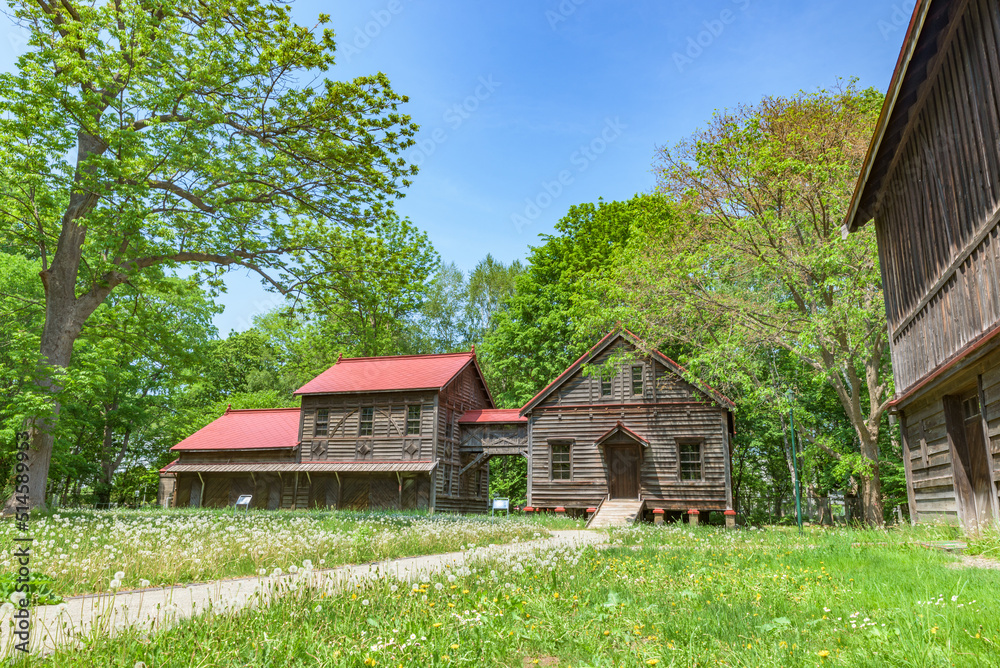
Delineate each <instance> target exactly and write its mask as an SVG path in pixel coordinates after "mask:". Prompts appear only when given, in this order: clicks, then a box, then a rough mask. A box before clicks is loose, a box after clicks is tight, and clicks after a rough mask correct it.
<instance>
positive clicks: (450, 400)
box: [434, 365, 493, 513]
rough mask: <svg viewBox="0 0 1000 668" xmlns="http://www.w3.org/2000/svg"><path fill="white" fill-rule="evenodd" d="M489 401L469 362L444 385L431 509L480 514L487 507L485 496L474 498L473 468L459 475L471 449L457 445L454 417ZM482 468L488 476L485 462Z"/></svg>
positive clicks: (458, 443)
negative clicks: (448, 477)
mask: <svg viewBox="0 0 1000 668" xmlns="http://www.w3.org/2000/svg"><path fill="white" fill-rule="evenodd" d="M492 405H493V404H492V401H491V400H490V398H489V395H488V394H487V393H486V388H485V387H484V385H483V381H482V379H481V378H480V376H479V373H478V372H477V371H476V369H475V367H474V366H472V365H469V366H467V367H466V368H465V370H464V371H462V373H460V374H459V375H458V376H457V377H456V378H455V379H453V380H452V382H451V383H450V384H449V385H448V386H447V387H445V388H444V389H443V390H442V391H441V394H440V399H439V401H438V443H437V447H436V450H435V453H436V456H437V457H438V467H437V471H436V475H435V476H434V480H435V483H436V486H437V489H436V492H435V510H438V511H445V512H462V513H482V512H486V511H487V510H488V503H489V502H488V499H487V497H488V496H489V495H488V494H486V495H485V496H483V497H480V498H476V497H475V495H474V493H475V476H476V473H475V471H472V470H470V471H469V472H468V473H466V475H464V476H459V475H458V472H459V471H460V470H461V468H462V466H463V464H465V463H468V461H469V459H470V458H471V456H472V454H471V453H472V450H471V449H468V448H466V449H464V450H463V448H462V445H461V430H460V428H459V425H458V418H459V417H460V416H461V415H462V413H465V412H466V411H470V410H474V409H477V408H491V407H492ZM483 469H484V470H485V471H486V472H487V473H486V475H487V476H488V475H489V473H488V472H489V465H485V466H484V467H483ZM448 471H450V472H451V477H452V482H451V485H450V490H449V491H450V494H447V495H446V494H445V493H444V491H445V483H444V476H445V473H446V472H448Z"/></svg>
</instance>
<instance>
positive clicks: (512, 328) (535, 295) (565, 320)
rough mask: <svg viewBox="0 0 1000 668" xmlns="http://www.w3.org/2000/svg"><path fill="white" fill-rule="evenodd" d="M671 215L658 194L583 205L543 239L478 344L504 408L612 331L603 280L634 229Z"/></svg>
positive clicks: (526, 396) (521, 400)
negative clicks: (600, 284)
mask: <svg viewBox="0 0 1000 668" xmlns="http://www.w3.org/2000/svg"><path fill="white" fill-rule="evenodd" d="M671 215H672V214H671V209H670V207H669V205H668V202H667V201H666V199H665V198H663V197H661V196H659V195H638V196H636V197H634V198H632V199H631V200H629V201H627V202H603V201H599V202H598V203H597V204H580V205H577V206H573V207H570V210H569V212H568V213H567V214H566V216H564V217H563V218H562V219H561V220H560V221H559V222H558V223H557V224H556V233H555V234H552V235H546V236H543V240H544V243H543V244H542V245H541V246H538V247H535V248H533V249H532V251H531V255H530V256H529V258H528V266H527V269H526V270H525V271H524V273H522V274H520V275H518V276H517V277H516V279H515V287H514V292H513V294H511V295H510V297H509V298H506V300H505V306H504V308H503V309H501V310H500V311H499V312H497V313H496V315H495V316H494V319H493V323H492V325H491V326H492V329H491V330H490V331H489V333H488V334H487V335H486V336H485V337H484V340H483V346H482V352H483V363H484V367H485V368H484V372H485V373H486V375H487V379H488V380H489V382H490V387H491V388H493V392H494V396H495V397H496V399H497V400H498V401H499V402H500V403H501V404H502V405H504V406H510V407H515V406H520V405H522V404H523V403H524V402H525V401H527V400H528V399H530V398H531V397H532V396H533V395H534V394H535V393H536V392H537V391H538V390H540V389H541V388H542V387H544V386H545V385H546V384H548V383H549V382H550V381H551V380H552V379H553V378H555V377H556V376H557V375H558V374H559V373H561V372H562V371H563V370H564V369H565V368H566V367H567V366H569V365H570V364H571V363H572V362H573V360H574V359H576V358H577V357H579V356H580V355H581V354H582V353H583V352H584V351H586V350H587V349H588V348H589V347H590V346H592V345H593V344H594V343H596V342H597V340H598V339H599V338H600V337H601V336H603V335H604V334H606V333H607V332H608V330H610V329H611V327H613V325H614V317H615V316H614V312H613V311H612V309H611V308H610V305H609V304H608V303H607V302H606V301H604V296H605V293H604V292H603V291H602V289H601V288H600V287H599V279H600V277H601V276H603V275H605V274H606V272H607V271H608V270H609V269H610V268H611V267H612V266H614V265H615V263H616V262H617V261H618V256H619V254H620V253H621V252H622V250H623V249H624V248H625V247H626V245H627V244H628V242H629V239H630V237H631V235H632V232H633V230H634V229H635V227H636V225H647V226H657V227H659V226H660V225H662V224H663V221H664V219H668V218H669V217H670V216H671Z"/></svg>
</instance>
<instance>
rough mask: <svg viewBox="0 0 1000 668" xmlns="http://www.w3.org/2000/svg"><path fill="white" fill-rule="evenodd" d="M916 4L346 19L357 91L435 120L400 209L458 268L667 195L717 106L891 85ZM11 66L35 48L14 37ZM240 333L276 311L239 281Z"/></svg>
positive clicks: (507, 257) (251, 285) (340, 22)
mask: <svg viewBox="0 0 1000 668" xmlns="http://www.w3.org/2000/svg"><path fill="white" fill-rule="evenodd" d="M913 4H914V0H838V1H837V2H830V0H768V1H765V0H687V1H682V0H632V1H630V2H625V1H622V0H619V1H618V2H610V1H607V0H604V1H602V0H561V1H560V0H537V1H536V0H521V1H518V2H510V3H501V2H497V3H479V2H476V3H470V2H458V1H455V0H447V1H446V0H440V1H436V2H432V1H421V0H351V1H350V2H343V1H342V2H336V3H331V2H325V3H324V2H313V1H298V2H295V3H293V5H292V7H293V14H294V15H295V16H296V18H297V20H298V21H299V22H300V23H303V24H306V25H313V24H314V22H315V19H316V16H317V15H318V14H319V13H320V12H324V13H327V14H330V15H331V18H332V27H333V29H334V30H335V31H336V33H337V35H338V53H339V56H338V65H337V66H336V67H335V68H334V69H333V70H332V72H331V76H333V77H336V78H339V79H344V78H351V77H355V76H360V75H364V74H369V73H374V72H377V71H382V72H385V73H386V74H387V75H388V76H389V79H390V81H391V82H392V85H393V88H394V89H395V90H396V91H397V92H399V93H402V94H405V95H408V96H409V98H410V102H409V104H408V105H407V107H406V112H407V113H409V114H410V115H411V116H412V117H413V119H414V121H415V122H416V123H418V124H419V125H420V126H421V131H420V133H419V135H418V136H417V140H418V145H417V146H415V147H413V148H411V149H410V150H409V151H408V152H407V155H406V157H408V158H409V159H410V160H412V161H414V162H417V163H418V164H419V165H420V173H419V174H418V175H417V176H416V177H415V179H414V182H413V185H412V186H410V188H409V189H408V190H407V192H406V197H405V198H404V199H403V200H401V201H400V202H399V204H398V210H399V212H400V213H401V214H402V215H404V216H407V217H409V218H410V219H411V220H413V221H414V223H416V224H417V225H418V226H419V227H420V228H422V229H423V230H426V231H427V233H428V235H429V236H430V239H431V241H432V242H433V244H434V246H435V248H436V249H437V251H438V252H439V253H440V255H441V256H442V259H443V260H444V261H446V262H452V261H453V262H455V263H457V265H458V266H459V268H461V269H463V270H466V271H468V270H471V269H472V268H473V267H474V266H475V265H476V263H477V262H478V261H479V260H480V259H481V258H483V257H484V256H485V255H486V254H487V253H492V254H493V256H494V257H496V258H498V259H501V260H503V261H505V262H509V261H511V260H514V259H518V258H524V257H525V256H526V255H527V253H528V251H529V246H531V245H537V243H538V235H539V234H544V233H548V232H551V231H552V228H553V225H554V224H555V222H556V221H557V220H558V219H559V218H560V217H561V216H562V215H563V214H564V213H565V212H566V210H567V209H568V208H569V206H570V205H572V204H576V203H580V202H591V201H596V200H597V199H598V198H599V197H603V198H604V199H608V200H610V199H623V198H628V197H630V196H632V195H633V194H635V193H638V192H648V191H650V190H652V189H653V187H654V185H655V183H654V177H653V174H652V172H651V166H652V161H653V153H654V151H655V149H656V147H657V146H661V145H664V144H670V143H673V142H675V141H677V140H679V139H681V138H682V137H684V136H686V135H688V134H690V133H691V132H692V131H694V130H695V129H697V128H698V127H699V126H701V125H703V124H704V123H705V121H707V120H708V119H709V118H710V117H711V115H712V113H713V112H714V111H715V110H719V109H724V108H727V107H732V106H735V105H738V104H740V103H752V102H754V101H756V100H759V99H760V98H761V97H762V96H764V95H784V94H793V93H795V92H796V91H799V90H803V89H805V90H815V89H816V88H818V87H830V86H833V85H835V84H836V82H837V79H838V77H844V78H849V77H857V78H858V79H859V81H860V84H861V85H862V86H875V87H877V88H879V89H880V90H883V91H884V90H885V88H886V87H887V85H888V83H889V78H890V76H891V74H892V69H893V66H894V65H895V62H896V57H897V55H898V53H899V47H900V44H901V43H902V40H903V34H904V32H905V30H906V24H907V22H908V20H909V16H910V12H911V10H912V7H913ZM7 41H8V42H9V47H8V45H4V46H5V47H7V48H5V49H4V51H5V53H4V54H3V55H2V57H0V66H3V67H11V66H12V64H13V58H14V56H15V55H16V53H17V52H18V51H19V49H20V48H21V47H20V46H19V42H20V40H19V36H18V34H17V31H16V30H12V29H11V30H9V31H8V40H7ZM227 285H228V287H229V291H228V293H227V294H226V295H224V296H223V297H222V301H223V303H224V304H225V305H226V311H225V312H224V313H222V314H221V315H220V316H218V317H217V318H216V325H217V326H218V328H219V330H220V332H221V333H222V334H223V335H225V334H226V333H228V332H229V331H230V330H231V329H238V330H240V329H245V328H246V327H249V326H250V324H251V317H252V315H253V314H254V313H259V312H261V311H264V310H267V309H268V308H270V307H272V306H273V305H276V304H277V303H278V299H277V298H276V297H274V296H269V295H268V294H267V293H266V292H265V291H264V289H263V288H262V287H261V286H260V284H259V281H258V280H257V279H255V278H254V277H252V276H247V275H245V274H243V273H238V272H237V273H233V274H230V276H229V278H228V280H227Z"/></svg>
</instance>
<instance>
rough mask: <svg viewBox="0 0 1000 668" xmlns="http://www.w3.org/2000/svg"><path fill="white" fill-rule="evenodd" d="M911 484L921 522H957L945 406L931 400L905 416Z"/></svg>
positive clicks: (937, 398) (935, 399)
mask: <svg viewBox="0 0 1000 668" xmlns="http://www.w3.org/2000/svg"><path fill="white" fill-rule="evenodd" d="M906 443H907V447H908V450H909V452H908V453H907V455H906V456H908V457H909V458H910V471H911V473H910V475H911V479H912V480H911V483H910V484H911V485H912V486H913V497H914V505H915V506H916V511H917V517H916V520H917V521H919V522H934V521H941V522H948V523H957V522H958V506H957V502H956V500H955V479H954V472H953V470H952V465H951V449H950V445H949V443H948V431H947V427H946V426H945V413H944V403H943V402H942V400H941V398H940V397H935V398H932V399H929V400H928V401H927V402H925V403H924V405H923V406H921V407H916V408H915V409H913V410H912V411H908V412H907V414H906Z"/></svg>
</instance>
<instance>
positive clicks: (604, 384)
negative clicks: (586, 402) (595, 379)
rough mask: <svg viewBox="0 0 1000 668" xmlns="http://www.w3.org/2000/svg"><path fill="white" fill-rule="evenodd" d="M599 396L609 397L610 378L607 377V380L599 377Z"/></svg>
mask: <svg viewBox="0 0 1000 668" xmlns="http://www.w3.org/2000/svg"><path fill="white" fill-rule="evenodd" d="M601 396H602V397H610V396H611V376H608V377H607V378H605V377H604V376H601Z"/></svg>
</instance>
